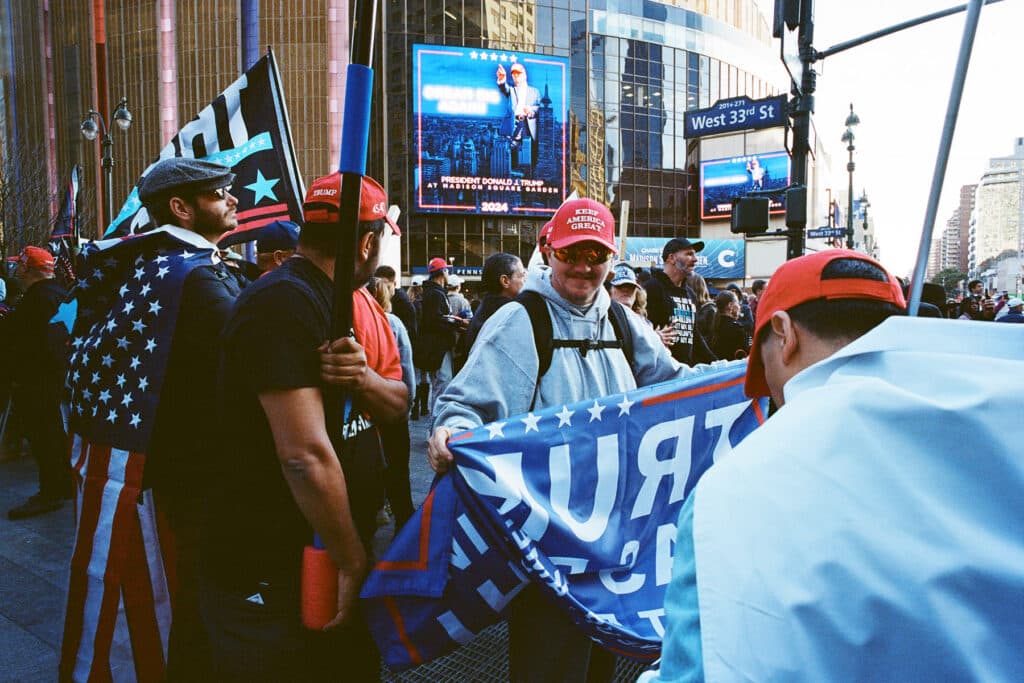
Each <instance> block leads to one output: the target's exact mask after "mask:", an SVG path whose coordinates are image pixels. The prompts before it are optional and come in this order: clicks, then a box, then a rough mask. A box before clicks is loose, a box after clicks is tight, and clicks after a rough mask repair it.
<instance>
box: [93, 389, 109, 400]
mask: <svg viewBox="0 0 1024 683" xmlns="http://www.w3.org/2000/svg"><path fill="white" fill-rule="evenodd" d="M96 400H97V401H100V402H101V403H106V402H107V401H109V400H110V392H109V391H107V390H106V389H104V390H103V391H101V392H100V395H99V396H97V397H96Z"/></svg>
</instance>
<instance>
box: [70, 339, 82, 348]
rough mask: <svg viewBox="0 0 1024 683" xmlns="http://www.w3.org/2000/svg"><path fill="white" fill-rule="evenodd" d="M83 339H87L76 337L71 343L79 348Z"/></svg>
mask: <svg viewBox="0 0 1024 683" xmlns="http://www.w3.org/2000/svg"><path fill="white" fill-rule="evenodd" d="M83 341H85V340H84V339H82V338H81V337H75V340H74V341H73V342H71V345H72V346H74V347H75V348H76V349H77V348H80V347H81V346H82V342H83Z"/></svg>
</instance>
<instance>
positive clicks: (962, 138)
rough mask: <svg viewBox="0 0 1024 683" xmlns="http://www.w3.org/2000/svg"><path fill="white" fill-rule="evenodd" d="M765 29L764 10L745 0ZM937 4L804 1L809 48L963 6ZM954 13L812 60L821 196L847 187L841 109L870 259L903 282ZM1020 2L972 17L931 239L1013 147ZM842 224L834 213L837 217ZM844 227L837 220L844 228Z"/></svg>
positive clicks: (1022, 132) (1023, 133) (932, 157)
mask: <svg viewBox="0 0 1024 683" xmlns="http://www.w3.org/2000/svg"><path fill="white" fill-rule="evenodd" d="M757 1H758V3H759V5H760V6H761V8H762V11H763V12H764V14H765V16H766V17H767V18H768V20H769V22H770V21H771V17H772V13H773V9H772V8H773V2H772V0H757ZM964 2H966V0H963V1H962V2H957V0H949V1H948V2H942V1H941V0H931V1H927V0H857V2H850V1H849V0H815V2H814V8H815V11H814V14H815V30H814V47H815V48H816V49H818V50H825V49H827V48H829V47H831V46H833V45H836V44H838V43H841V42H844V41H846V40H850V39H852V38H857V37H859V36H862V35H865V34H867V33H871V32H873V31H876V30H878V29H882V28H885V27H888V26H891V25H893V24H896V23H899V22H902V21H905V20H907V19H912V18H915V17H919V16H922V15H925V14H929V13H931V12H935V11H938V10H942V9H946V8H948V7H954V6H956V5H958V4H964ZM966 17H967V14H966V12H961V13H959V14H955V15H952V16H950V17H945V18H943V19H938V20H936V21H934V22H930V23H928V24H924V25H922V26H917V27H914V28H910V29H906V30H904V31H902V32H899V33H896V34H893V35H891V36H887V37H884V38H879V39H877V40H875V41H872V42H870V43H866V44H864V45H861V46H858V47H855V48H851V49H850V50H847V51H846V52H842V53H839V54H837V55H834V56H832V57H829V58H828V59H826V60H824V61H823V62H818V64H817V65H816V71H817V72H818V82H817V91H816V93H815V113H814V116H813V120H814V123H815V126H816V129H817V131H818V135H819V137H820V138H821V139H822V140H823V141H824V143H825V147H826V149H827V150H828V151H829V153H830V154H831V156H832V169H833V174H834V176H835V177H834V179H833V187H837V188H840V189H842V190H843V191H844V194H845V188H846V187H847V183H848V176H847V172H846V161H847V151H846V145H845V143H843V142H841V141H840V138H841V137H842V134H843V131H844V130H845V126H844V122H845V120H846V116H847V114H848V113H849V107H850V103H851V102H852V103H853V107H854V111H855V112H856V113H857V115H858V116H859V117H860V120H861V123H860V125H859V126H857V127H856V128H855V129H854V135H855V136H856V139H855V142H854V145H855V147H856V150H855V151H854V163H855V164H856V170H855V171H854V178H853V183H854V197H855V198H856V197H860V195H861V192H862V191H866V192H867V196H868V199H869V201H870V204H871V206H870V209H869V210H868V212H869V216H871V218H872V220H873V221H874V223H875V231H876V236H877V240H878V244H879V251H880V259H881V261H882V262H883V264H884V265H886V266H887V267H889V268H890V269H891V270H893V271H895V272H896V273H898V274H901V275H906V274H909V273H910V272H911V271H912V270H913V267H914V262H915V261H916V258H917V252H918V246H919V244H920V240H921V234H922V230H923V226H924V220H925V214H926V210H927V204H928V195H929V191H930V188H931V184H932V177H933V175H934V172H935V165H936V159H937V156H938V151H939V142H940V139H941V135H942V127H943V123H944V120H945V116H946V108H947V105H948V102H949V96H950V91H951V88H952V84H953V71H954V68H955V65H956V59H957V55H958V53H959V50H960V42H961V38H962V36H963V29H964V22H965V19H966ZM1021 27H1024V0H1002V2H998V3H996V4H992V5H987V6H985V7H983V9H982V11H981V21H980V23H979V25H978V31H977V34H976V36H975V41H974V49H973V51H972V54H971V61H970V65H969V68H968V72H967V81H966V85H965V88H964V93H963V99H962V101H961V105H960V112H959V115H958V118H957V123H956V130H955V132H954V136H953V146H952V150H951V154H950V157H949V164H948V167H947V169H946V175H945V182H944V184H943V191H942V195H941V199H940V203H939V210H938V214H937V215H936V220H935V228H934V233H933V237H937V236H939V235H941V231H942V230H943V229H944V228H945V225H946V221H947V220H948V219H949V217H950V216H951V215H952V213H953V211H954V209H955V208H956V206H957V204H958V203H959V195H960V186H961V185H966V184H970V183H976V182H978V180H979V179H980V178H981V174H982V173H983V172H984V170H985V168H986V165H987V163H988V160H989V159H990V158H992V157H999V156H1009V155H1010V154H1011V153H1012V152H1013V144H1014V139H1015V138H1017V137H1024V76H1022V74H1021V66H1020V61H1021V53H1020V52H1018V51H1016V50H1015V49H1014V48H1015V47H1017V46H1020V44H1021ZM843 212H844V216H845V206H844V207H843ZM844 220H845V219H844Z"/></svg>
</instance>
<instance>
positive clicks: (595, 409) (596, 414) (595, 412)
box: [587, 399, 604, 422]
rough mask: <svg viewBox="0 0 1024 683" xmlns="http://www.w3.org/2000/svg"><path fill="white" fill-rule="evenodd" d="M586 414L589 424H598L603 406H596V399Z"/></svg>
mask: <svg viewBox="0 0 1024 683" xmlns="http://www.w3.org/2000/svg"><path fill="white" fill-rule="evenodd" d="M587 412H588V413H590V421H591V422H593V421H594V420H597V421H598V422H600V421H601V413H602V412H604V406H602V405H598V403H597V399H594V405H593V406H591V407H590V408H587Z"/></svg>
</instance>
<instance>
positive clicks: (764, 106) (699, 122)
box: [685, 95, 786, 138]
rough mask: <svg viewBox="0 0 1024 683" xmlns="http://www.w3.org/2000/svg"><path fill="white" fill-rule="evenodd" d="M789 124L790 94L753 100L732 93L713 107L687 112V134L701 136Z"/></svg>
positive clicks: (687, 135) (688, 135)
mask: <svg viewBox="0 0 1024 683" xmlns="http://www.w3.org/2000/svg"><path fill="white" fill-rule="evenodd" d="M785 124H786V96H785V95H778V96H776V97H767V98H765V99H763V100H752V99H750V98H749V97H746V96H743V97H732V98H730V99H727V100H718V101H717V102H715V104H714V105H713V106H712V107H711V108H709V109H697V110H694V111H688V112H686V125H685V135H686V137H687V138H699V137H703V136H705V135H718V134H719V133H731V132H733V131H737V130H749V129H751V128H774V127H775V126H783V125H785Z"/></svg>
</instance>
